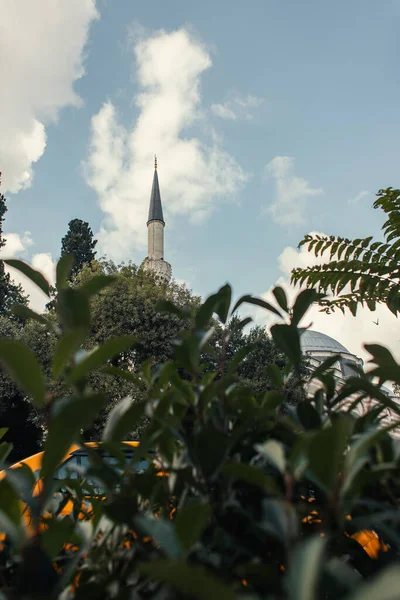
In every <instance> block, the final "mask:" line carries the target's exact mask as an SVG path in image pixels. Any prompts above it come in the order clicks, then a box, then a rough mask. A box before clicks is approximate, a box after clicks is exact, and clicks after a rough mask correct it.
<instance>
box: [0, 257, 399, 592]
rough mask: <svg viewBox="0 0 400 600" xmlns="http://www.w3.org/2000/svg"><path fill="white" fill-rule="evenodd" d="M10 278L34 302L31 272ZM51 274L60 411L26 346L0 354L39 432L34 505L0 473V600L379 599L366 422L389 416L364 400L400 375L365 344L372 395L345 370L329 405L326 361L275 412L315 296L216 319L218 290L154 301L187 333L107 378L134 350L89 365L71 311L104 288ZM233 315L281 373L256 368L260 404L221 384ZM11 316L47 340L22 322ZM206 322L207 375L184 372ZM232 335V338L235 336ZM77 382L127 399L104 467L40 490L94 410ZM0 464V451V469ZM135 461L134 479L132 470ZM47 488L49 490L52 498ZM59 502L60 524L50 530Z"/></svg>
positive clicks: (198, 357) (12, 478)
mask: <svg viewBox="0 0 400 600" xmlns="http://www.w3.org/2000/svg"><path fill="white" fill-rule="evenodd" d="M13 264H14V266H15V267H16V268H20V270H21V271H23V272H24V273H25V274H27V275H28V276H30V277H31V279H32V280H34V281H36V283H38V284H39V285H40V287H41V288H42V289H43V290H44V291H45V292H46V293H48V289H49V288H48V283H47V282H46V281H45V280H44V279H43V277H42V276H41V275H40V274H38V273H37V272H35V271H33V270H31V269H30V268H29V267H28V266H27V265H25V264H23V263H13ZM68 275H69V264H68V260H67V259H66V258H65V257H64V258H63V259H62V260H61V261H60V263H59V265H58V268H57V290H58V295H59V302H58V307H59V311H60V313H59V317H60V319H59V320H60V328H58V327H57V328H56V329H57V331H56V334H57V336H58V344H57V346H56V349H55V352H54V356H53V360H52V378H53V379H54V380H59V381H60V385H61V386H62V387H64V388H65V389H67V390H69V392H68V395H67V396H64V397H63V396H61V397H54V396H53V395H52V394H50V395H49V394H48V383H47V382H46V379H45V376H44V374H43V372H42V371H41V369H40V367H39V364H38V362H37V360H36V358H35V356H34V354H33V353H32V352H31V351H30V350H29V349H28V348H27V347H26V346H24V345H22V344H21V343H20V342H19V341H14V340H0V360H1V362H2V364H3V365H4V367H5V368H6V369H8V371H9V373H10V374H11V375H12V376H13V377H14V378H15V380H16V382H17V383H18V385H19V386H20V387H21V388H22V389H23V390H24V392H25V393H26V394H28V395H29V396H30V397H31V398H32V401H33V402H34V403H35V404H36V405H37V406H41V407H43V408H44V409H45V410H46V412H47V414H48V419H49V427H48V436H47V439H46V443H45V454H44V458H43V464H42V468H41V472H40V477H41V481H42V484H41V486H40V489H39V494H38V495H32V493H31V490H32V487H33V484H34V480H33V476H32V473H31V472H30V470H29V469H26V468H21V469H9V470H7V473H6V476H5V477H4V478H3V479H2V480H1V481H0V522H1V524H2V527H3V530H4V531H5V533H6V534H7V535H6V538H5V541H3V549H2V551H1V550H0V570H1V578H0V581H1V582H2V584H1V585H2V586H3V588H2V594H3V597H5V598H10V599H11V598H42V599H43V598H62V599H63V600H66V599H67V598H85V599H86V598H94V599H96V598H99V599H100V598H102V599H103V598H105V599H111V598H118V599H125V598H132V599H135V600H136V599H140V598H152V599H154V600H182V599H186V598H187V599H189V598H198V599H201V600H202V599H207V600H213V599H217V600H225V599H226V600H231V599H232V600H233V599H234V598H245V599H246V600H250V599H254V600H256V599H264V598H268V599H270V600H333V599H335V600H340V599H345V600H369V599H372V598H374V599H375V598H380V599H381V600H382V599H383V600H389V599H394V598H396V597H397V593H398V592H397V590H398V585H399V583H400V569H399V567H398V559H399V551H400V519H399V514H400V513H399V511H398V503H399V494H400V475H399V473H400V470H399V452H398V446H397V444H396V441H395V440H394V439H393V438H392V437H391V435H390V431H391V430H392V429H394V428H395V427H398V426H399V422H398V420H397V422H395V423H392V424H391V425H390V426H386V427H382V426H381V423H380V420H379V419H380V415H381V413H382V412H383V411H384V410H385V409H386V408H387V407H390V408H391V410H392V411H393V412H394V414H395V415H397V417H398V416H399V415H400V408H399V407H398V406H397V404H395V403H393V402H392V401H391V400H390V399H389V398H387V397H386V396H385V394H383V393H382V392H381V389H380V385H381V384H383V383H384V382H385V381H392V382H394V383H397V384H399V383H400V366H399V365H398V364H397V363H396V361H395V360H394V358H393V357H392V355H391V354H390V352H389V351H388V350H386V349H385V348H383V347H381V346H377V345H373V346H372V345H371V346H367V350H368V351H369V352H370V354H371V357H372V358H371V361H370V362H371V364H372V370H371V373H372V375H373V376H374V377H376V379H377V380H378V383H377V384H376V385H374V384H373V383H371V380H370V377H369V376H364V375H363V374H362V373H360V376H358V377H352V378H350V379H349V380H348V381H347V382H346V384H345V385H344V387H343V388H342V389H341V390H336V389H335V386H334V381H333V376H332V373H331V371H330V369H331V367H332V365H333V364H334V362H335V360H336V357H332V358H329V359H328V360H326V361H325V362H324V363H322V364H321V365H320V366H319V367H318V368H317V369H316V370H315V371H314V372H313V373H312V374H311V377H312V378H315V379H318V380H319V381H320V382H321V389H319V390H318V391H317V392H316V393H315V395H314V396H312V397H310V398H307V399H305V400H304V401H303V402H300V403H298V404H297V405H296V406H293V405H291V404H290V403H289V401H288V390H289V387H290V382H291V380H292V378H296V381H297V385H299V386H302V385H303V379H302V377H301V376H299V369H300V367H301V361H302V357H301V349H300V335H299V329H298V327H299V323H300V320H301V319H302V317H303V316H304V314H305V313H306V311H307V310H308V309H309V307H310V306H311V304H312V303H313V302H315V301H318V300H320V296H319V294H317V292H315V291H314V290H304V291H303V292H301V293H300V294H299V295H298V297H297V298H296V300H295V303H294V305H293V306H292V307H289V306H288V302H287V298H286V296H285V294H284V292H283V290H282V289H281V288H276V289H275V290H274V294H275V298H276V301H277V305H276V306H273V305H271V304H269V303H267V302H265V301H263V300H261V299H258V298H253V297H252V296H244V297H242V298H240V299H239V300H238V302H236V303H235V304H234V305H233V306H232V303H231V295H232V292H231V288H230V286H229V285H225V286H223V287H222V288H221V289H220V290H219V291H218V292H217V293H215V294H213V295H211V296H210V297H209V298H207V300H206V301H205V302H204V303H203V304H202V305H201V306H200V307H199V308H196V309H194V311H191V310H188V309H185V308H181V307H179V306H176V305H175V304H173V303H172V302H171V301H162V302H161V303H160V305H159V307H158V308H159V309H160V310H163V311H164V312H165V313H166V314H175V315H177V316H178V317H179V318H180V319H182V320H184V321H185V320H188V322H190V326H189V327H188V328H186V329H184V331H183V332H182V334H181V336H180V338H179V339H178V340H177V342H176V343H175V344H174V350H173V359H172V360H168V361H166V362H165V363H164V364H162V365H160V366H159V367H158V368H157V369H156V370H154V369H151V363H150V361H147V362H146V363H145V364H144V365H143V368H142V369H141V371H140V373H139V374H136V373H130V372H129V371H123V372H122V370H121V369H120V368H119V367H118V366H114V365H113V364H112V361H113V359H114V358H115V357H116V356H118V355H120V354H121V353H122V352H125V351H126V350H127V349H128V348H131V347H132V346H133V345H134V344H135V343H136V342H135V340H134V339H132V337H118V338H114V339H111V340H106V341H105V342H104V343H102V344H100V345H98V346H97V347H96V348H94V349H93V350H91V351H90V352H82V350H81V348H80V346H81V344H82V343H83V340H84V339H85V336H86V334H87V331H88V329H89V327H90V311H89V300H90V298H91V297H93V295H94V294H95V293H96V292H98V291H99V290H100V289H104V287H105V286H106V285H108V284H109V283H110V278H109V277H104V276H99V277H97V278H93V279H90V280H89V281H88V282H87V283H86V284H83V285H82V287H80V288H76V289H75V288H71V287H69V286H67V280H68ZM244 303H250V304H257V305H259V306H261V307H263V308H264V309H266V310H268V311H270V312H272V313H273V314H274V315H275V316H276V317H278V319H279V321H278V323H277V324H275V325H273V326H272V328H271V335H272V337H273V340H274V342H275V344H276V346H277V348H278V349H279V350H280V351H281V352H282V353H283V354H284V355H285V357H286V361H287V362H286V365H285V368H284V371H283V372H282V371H281V369H280V368H279V367H278V366H276V365H270V366H269V376H270V378H271V381H273V384H274V389H271V390H268V391H266V392H263V391H258V392H255V391H254V390H253V389H252V388H251V387H246V386H245V385H243V381H242V382H240V384H239V385H238V382H239V377H238V375H237V371H238V369H239V368H242V366H243V363H244V362H245V361H246V357H247V356H249V355H250V353H251V352H252V350H253V346H252V345H251V344H249V345H248V346H247V347H245V348H243V347H241V348H240V349H239V350H237V352H235V353H234V354H233V355H231V356H230V357H229V361H227V357H226V353H225V348H226V346H225V342H224V341H226V339H227V338H228V336H229V335H230V333H229V328H228V323H229V320H230V319H231V318H232V317H233V316H234V315H236V313H237V309H238V308H239V307H240V306H242V305H243V304H244ZM14 310H15V312H16V314H18V315H19V316H24V317H30V318H33V319H36V320H40V321H41V322H46V324H47V325H48V326H49V327H54V324H52V323H50V322H47V319H46V318H45V317H42V316H40V315H37V314H35V313H33V312H32V311H30V310H29V309H27V308H26V307H16V308H15V309H14ZM215 319H217V321H218V322H219V324H220V327H221V329H222V344H221V347H220V353H219V355H218V357H217V359H216V362H215V368H214V369H213V370H210V368H209V364H208V363H205V362H203V360H202V357H203V356H204V352H205V349H206V348H207V345H208V342H209V340H210V338H211V337H212V335H213V329H212V327H211V328H210V324H212V323H213V322H214V321H215ZM246 323H248V320H247V319H244V320H240V321H237V322H236V325H237V327H238V328H239V329H240V328H243V327H244V326H245V325H246ZM217 350H218V349H217ZM93 369H102V370H103V371H104V372H107V373H108V374H110V375H114V376H121V377H124V378H126V379H129V380H130V381H131V382H132V383H133V384H134V385H135V386H138V387H139V388H140V389H141V390H142V391H143V399H142V400H141V401H139V402H136V403H134V402H132V400H131V399H130V398H125V399H123V400H122V401H121V402H120V403H118V404H117V405H116V406H115V407H114V408H113V409H112V411H111V412H110V414H109V417H108V420H107V423H106V425H105V428H104V431H103V435H102V440H103V444H102V448H105V449H106V450H107V452H108V453H111V454H113V455H114V456H115V458H116V460H117V465H114V466H112V465H111V464H108V463H107V462H105V460H104V458H103V457H102V454H101V452H100V453H99V452H96V451H94V450H90V449H88V448H86V451H87V453H88V454H89V458H90V466H89V467H88V468H87V469H86V470H83V471H82V472H81V473H80V475H81V479H80V480H79V479H67V480H65V481H63V482H60V481H54V477H53V476H54V473H55V471H56V469H57V467H58V465H59V463H60V461H61V460H62V458H63V456H64V455H65V453H66V451H67V449H68V447H69V446H70V445H71V444H72V443H74V442H77V443H78V444H82V440H81V435H80V431H81V429H83V428H85V427H87V426H88V425H89V424H90V422H91V421H93V419H95V417H96V415H97V413H98V412H99V410H101V409H102V408H103V407H104V406H105V404H106V401H107V399H106V397H105V396H104V395H103V394H101V393H93V391H92V390H91V388H90V386H89V383H88V382H89V379H88V376H89V374H90V372H91V371H92V370H93ZM366 396H368V397H369V398H372V399H374V400H375V405H374V408H373V410H372V411H370V412H369V413H367V414H366V415H363V416H359V415H358V414H357V413H356V412H355V408H356V407H357V404H358V403H360V402H361V401H362V400H363V398H365V397H366ZM347 398H352V399H354V401H353V403H352V406H351V407H350V408H347V409H345V410H344V409H340V407H341V406H343V400H344V399H347ZM283 406H286V409H285V410H282V407H283ZM143 415H147V416H148V417H149V419H150V424H149V426H148V428H147V429H146V431H145V432H144V434H143V436H142V438H141V440H140V448H139V451H138V452H137V454H135V456H134V457H133V459H132V460H131V461H126V460H125V458H124V455H123V454H122V453H121V450H120V442H121V441H122V440H124V439H125V436H126V435H127V433H128V432H129V431H131V430H132V429H134V428H135V425H136V424H137V422H138V421H139V420H140V419H141V418H142V416H143ZM9 449H10V448H9V445H7V444H6V443H3V444H1V445H0V455H1V458H2V459H3V460H4V458H5V456H6V454H7V452H8V451H9ZM154 453H155V454H154ZM143 456H146V457H147V459H148V461H149V462H150V466H149V468H148V469H147V470H145V471H138V469H137V468H135V467H136V465H137V464H138V462H139V461H140V460H141V458H142V457H143ZM160 471H161V473H162V474H164V476H163V477H159V476H158V475H159V474H160ZM93 482H94V484H95V487H96V488H97V491H96V490H95V489H94V487H93ZM60 485H62V489H63V490H64V491H63V494H61V498H59V499H58V500H57V499H56V498H55V496H54V492H55V491H57V490H59V489H60ZM36 489H37V486H36ZM99 490H102V493H100V492H99ZM21 501H23V502H24V503H25V504H27V505H28V506H29V511H30V514H31V515H32V524H33V533H34V535H33V536H32V535H30V536H27V532H26V527H25V526H24V521H23V518H22V516H21V509H20V502H21ZM67 501H72V502H73V503H74V510H73V511H72V512H71V513H70V514H68V515H67V516H64V518H61V513H62V509H63V507H65V502H67ZM84 507H86V508H85V510H82V509H83V508H84ZM364 547H365V549H364Z"/></svg>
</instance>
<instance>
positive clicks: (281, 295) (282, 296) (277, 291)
mask: <svg viewBox="0 0 400 600" xmlns="http://www.w3.org/2000/svg"><path fill="white" fill-rule="evenodd" d="M272 293H273V295H274V296H275V299H276V301H277V303H278V304H279V306H280V307H281V309H282V310H284V311H285V313H288V312H289V307H288V303H287V297H286V293H285V291H284V289H283V288H281V287H280V286H277V287H275V288H274V289H273V290H272Z"/></svg>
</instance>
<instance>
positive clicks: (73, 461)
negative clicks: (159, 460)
mask: <svg viewBox="0 0 400 600" xmlns="http://www.w3.org/2000/svg"><path fill="white" fill-rule="evenodd" d="M123 452H124V454H125V460H126V462H127V463H130V462H131V460H132V459H133V457H134V456H135V451H134V450H133V449H131V448H129V449H127V450H125V449H124V451H123ZM101 457H102V459H103V460H104V462H105V463H106V464H108V465H110V466H112V467H113V468H114V469H115V470H117V471H119V472H120V473H122V470H123V468H121V467H123V466H124V465H121V461H120V460H119V459H118V458H117V457H115V456H112V455H110V454H108V453H104V452H101ZM125 464H126V463H125ZM89 466H90V461H89V456H88V454H87V453H86V452H85V451H84V450H77V451H76V452H74V453H73V454H72V456H70V458H68V459H67V460H66V461H64V462H63V463H62V465H61V466H60V467H59V468H58V469H57V471H56V472H55V474H54V479H62V480H64V479H80V478H82V476H84V473H85V472H86V470H87V469H88V467H89ZM118 467H119V468H118ZM148 467H149V460H147V459H145V458H142V459H140V460H139V461H138V462H137V463H135V465H134V468H133V470H134V472H135V473H139V472H141V471H145V470H146V469H147V468H148ZM85 480H86V481H87V483H88V484H89V485H90V486H91V487H93V490H94V491H95V493H96V494H98V493H102V490H101V489H100V488H99V486H98V482H97V481H94V480H93V479H91V478H86V477H85Z"/></svg>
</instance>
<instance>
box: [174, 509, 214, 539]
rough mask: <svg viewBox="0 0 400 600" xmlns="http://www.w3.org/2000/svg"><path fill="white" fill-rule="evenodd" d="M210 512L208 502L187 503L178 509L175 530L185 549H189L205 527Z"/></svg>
mask: <svg viewBox="0 0 400 600" xmlns="http://www.w3.org/2000/svg"><path fill="white" fill-rule="evenodd" d="M210 513H211V507H210V505H209V504H200V503H198V502H196V503H193V504H189V505H188V506H186V507H185V508H182V509H181V510H179V511H178V515H177V518H176V519H175V531H176V533H177V535H178V538H179V540H180V543H181V546H182V548H183V549H184V550H185V551H188V550H190V548H191V547H192V546H193V544H195V543H196V542H197V540H198V539H199V537H200V536H201V534H202V533H203V531H204V529H205V528H206V527H207V523H208V520H209V517H210Z"/></svg>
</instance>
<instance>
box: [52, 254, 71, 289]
mask: <svg viewBox="0 0 400 600" xmlns="http://www.w3.org/2000/svg"><path fill="white" fill-rule="evenodd" d="M74 263H75V258H74V255H73V254H65V255H64V256H62V257H61V258H60V260H59V261H58V263H57V270H56V288H57V290H58V291H60V290H62V289H63V288H65V287H67V286H68V283H69V280H70V277H71V272H72V269H73V266H74Z"/></svg>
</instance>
